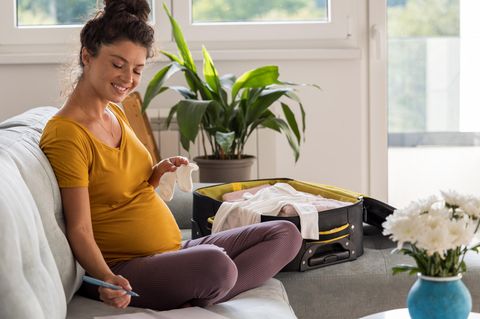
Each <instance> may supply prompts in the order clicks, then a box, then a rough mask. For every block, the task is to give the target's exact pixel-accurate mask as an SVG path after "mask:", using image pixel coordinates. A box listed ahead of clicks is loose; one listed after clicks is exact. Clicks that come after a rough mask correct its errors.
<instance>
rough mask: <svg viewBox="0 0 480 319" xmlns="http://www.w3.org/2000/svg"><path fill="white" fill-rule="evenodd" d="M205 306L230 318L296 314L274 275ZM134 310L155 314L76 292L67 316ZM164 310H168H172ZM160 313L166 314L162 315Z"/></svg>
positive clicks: (283, 318) (278, 318)
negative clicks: (257, 285)
mask: <svg viewBox="0 0 480 319" xmlns="http://www.w3.org/2000/svg"><path fill="white" fill-rule="evenodd" d="M193 310H194V309H193ZM205 310H207V311H210V312H213V313H214V314H218V315H221V316H224V317H226V318H229V319H250V318H263V319H268V318H272V319H293V318H296V317H295V314H294V312H293V310H292V308H291V307H290V305H289V303H288V297H287V294H286V292H285V289H284V288H283V285H282V283H281V282H280V281H278V280H276V279H270V280H268V281H266V282H265V283H264V284H263V285H261V286H260V287H257V288H254V289H251V290H248V291H245V292H243V293H241V294H239V295H238V296H236V297H234V298H232V299H230V300H229V301H226V302H222V303H220V304H216V305H213V306H210V307H206V308H205ZM194 311H195V310H194ZM180 312H181V310H180ZM131 313H150V314H151V313H152V311H151V310H147V309H141V308H134V307H128V308H126V309H116V308H113V307H111V306H108V305H106V304H104V303H101V302H98V301H95V300H91V299H87V298H84V297H80V296H75V298H73V300H72V301H71V302H70V304H69V305H68V314H67V319H84V318H89V319H91V318H102V317H103V316H115V318H116V317H118V318H119V319H121V318H122V316H119V315H122V314H131ZM160 313H161V314H164V313H165V314H167V313H168V312H160ZM177 315H178V313H177ZM200 315H204V311H201V312H199V314H198V316H193V317H191V318H195V317H201V316H200ZM158 317H159V318H164V317H161V316H158ZM110 318H113V317H110ZM150 318H155V316H151V317H150ZM185 318H187V317H185ZM188 318H190V317H188ZM202 318H205V317H202Z"/></svg>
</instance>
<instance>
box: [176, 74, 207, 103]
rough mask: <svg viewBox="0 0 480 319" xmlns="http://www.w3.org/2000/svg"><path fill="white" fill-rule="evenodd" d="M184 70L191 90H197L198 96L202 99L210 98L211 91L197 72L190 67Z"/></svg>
mask: <svg viewBox="0 0 480 319" xmlns="http://www.w3.org/2000/svg"><path fill="white" fill-rule="evenodd" d="M183 71H184V72H185V79H186V80H187V83H188V85H189V86H190V88H191V90H192V91H194V92H197V91H198V92H199V93H200V96H201V97H202V99H204V100H212V99H213V96H212V92H210V90H209V88H208V86H207V84H206V83H205V82H203V81H202V79H200V77H199V76H198V74H197V73H196V72H194V71H192V70H190V69H188V68H187V69H184V70H183Z"/></svg>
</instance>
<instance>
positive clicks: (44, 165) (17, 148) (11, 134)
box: [0, 107, 84, 301]
mask: <svg viewBox="0 0 480 319" xmlns="http://www.w3.org/2000/svg"><path fill="white" fill-rule="evenodd" d="M57 110H58V109H57V108H54V107H39V108H34V109H32V110H29V111H27V112H25V113H23V114H20V115H18V116H15V117H13V118H10V119H8V120H7V121H5V122H3V123H1V124H0V150H2V151H3V152H4V154H5V155H7V156H8V157H9V158H10V159H11V160H12V162H13V163H14V169H12V173H13V171H15V173H16V174H20V176H19V178H18V180H19V181H23V182H24V183H25V185H26V187H27V192H28V191H29V193H30V194H31V196H32V197H33V200H34V202H35V204H36V207H37V209H38V213H39V214H40V218H41V220H42V223H43V227H44V229H45V234H46V237H47V240H48V243H49V246H50V249H51V251H52V253H53V256H54V259H55V263H56V265H57V268H58V271H59V273H60V278H61V281H62V285H63V290H64V292H65V297H66V299H67V301H70V299H71V298H72V296H73V294H74V293H75V291H76V290H77V289H78V287H79V286H80V284H81V276H82V275H83V273H84V271H83V269H82V268H81V267H80V265H79V264H78V263H77V262H76V261H75V259H74V256H73V253H72V251H71V249H70V246H69V245H68V241H67V239H66V237H65V235H64V230H65V226H64V219H63V214H62V204H61V198H60V191H59V189H58V186H57V181H56V179H55V175H54V173H53V170H52V168H51V166H50V163H49V162H48V159H47V158H46V156H45V154H43V152H42V151H41V149H40V148H39V147H38V142H39V140H40V136H41V134H42V129H43V127H44V126H45V123H46V122H47V121H48V119H49V118H50V117H51V116H52V115H53V114H55V113H56V112H57ZM2 163H3V162H2ZM9 173H10V171H9ZM18 209H19V208H18Z"/></svg>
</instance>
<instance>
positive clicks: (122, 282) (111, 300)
mask: <svg viewBox="0 0 480 319" xmlns="http://www.w3.org/2000/svg"><path fill="white" fill-rule="evenodd" d="M103 281H106V282H108V283H111V284H114V285H117V286H120V287H122V288H123V289H126V290H132V287H131V286H130V283H129V282H128V280H127V279H125V278H123V277H122V276H121V275H113V274H112V275H109V276H107V277H105V278H104V279H103ZM98 292H99V293H100V300H102V301H103V302H104V303H106V304H108V305H110V306H113V307H116V308H122V309H124V308H127V306H128V305H129V304H130V299H131V296H130V295H128V294H127V293H126V292H125V291H124V290H113V289H109V288H104V287H99V288H98Z"/></svg>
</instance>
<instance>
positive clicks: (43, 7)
mask: <svg viewBox="0 0 480 319" xmlns="http://www.w3.org/2000/svg"><path fill="white" fill-rule="evenodd" d="M148 2H149V3H150V7H151V4H152V1H151V0H149V1H148ZM99 4H101V5H102V6H103V1H101V0H99ZM96 10H97V0H17V26H18V27H36V26H37V27H38V26H58V25H83V24H84V23H85V22H86V21H87V20H88V19H89V18H91V16H92V15H93V14H94V13H95V12H96Z"/></svg>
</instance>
